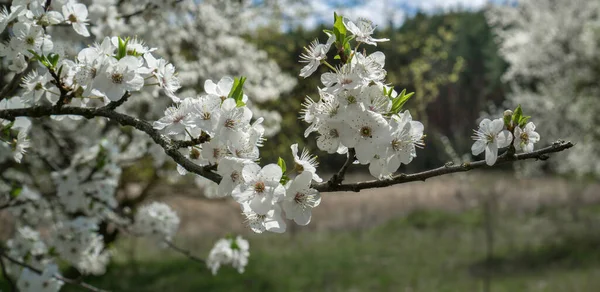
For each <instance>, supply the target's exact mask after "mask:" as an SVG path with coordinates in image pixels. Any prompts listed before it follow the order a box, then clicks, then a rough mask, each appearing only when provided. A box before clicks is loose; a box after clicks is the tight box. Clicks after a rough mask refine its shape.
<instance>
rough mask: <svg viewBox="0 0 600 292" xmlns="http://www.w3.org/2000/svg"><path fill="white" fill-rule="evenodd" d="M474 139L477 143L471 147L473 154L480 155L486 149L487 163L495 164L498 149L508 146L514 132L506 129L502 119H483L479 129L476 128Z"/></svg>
mask: <svg viewBox="0 0 600 292" xmlns="http://www.w3.org/2000/svg"><path fill="white" fill-rule="evenodd" d="M474 132H475V135H474V136H473V140H475V143H474V144H473V146H472V147H471V152H472V153H473V155H479V154H481V153H482V152H484V151H485V163H486V164H487V165H490V166H491V165H494V163H496V159H498V149H500V148H504V147H507V146H508V145H510V143H511V141H512V134H511V133H510V132H509V131H508V130H504V121H503V120H502V119H495V120H493V121H491V120H490V119H483V120H482V121H481V123H479V130H474Z"/></svg>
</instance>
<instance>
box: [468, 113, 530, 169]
mask: <svg viewBox="0 0 600 292" xmlns="http://www.w3.org/2000/svg"><path fill="white" fill-rule="evenodd" d="M529 118H530V117H524V116H523V115H522V110H521V107H520V106H519V107H517V110H515V112H514V113H513V112H512V111H511V110H507V111H505V112H504V118H499V119H495V120H490V119H483V120H482V121H481V122H480V123H479V129H478V130H474V132H475V135H474V136H473V140H475V143H474V144H473V146H472V147H471V152H472V153H473V155H479V154H481V153H483V152H484V151H485V163H486V164H487V165H490V166H492V165H494V164H495V163H496V160H497V159H498V150H499V149H500V148H505V147H508V146H511V144H512V147H514V150H515V151H516V150H522V151H523V152H525V153H529V152H531V151H533V144H535V143H537V142H538V141H539V140H540V135H539V134H538V133H537V132H535V125H534V124H533V123H532V122H528V120H529Z"/></svg>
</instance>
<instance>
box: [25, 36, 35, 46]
mask: <svg viewBox="0 0 600 292" xmlns="http://www.w3.org/2000/svg"><path fill="white" fill-rule="evenodd" d="M25 42H26V43H27V44H28V45H30V46H33V45H34V44H35V39H34V38H32V37H27V39H26V40H25Z"/></svg>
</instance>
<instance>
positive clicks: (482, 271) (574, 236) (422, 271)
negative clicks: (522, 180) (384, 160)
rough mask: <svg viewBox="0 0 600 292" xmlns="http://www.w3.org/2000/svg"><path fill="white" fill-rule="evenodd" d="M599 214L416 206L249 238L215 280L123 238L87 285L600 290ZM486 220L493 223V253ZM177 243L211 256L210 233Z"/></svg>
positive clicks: (115, 287)
mask: <svg viewBox="0 0 600 292" xmlns="http://www.w3.org/2000/svg"><path fill="white" fill-rule="evenodd" d="M598 210H599V209H598V208H597V207H595V206H591V207H584V208H583V209H581V210H580V212H578V214H577V216H573V214H572V213H571V212H567V211H566V210H565V209H564V208H552V209H549V208H545V209H540V210H538V211H537V212H534V213H529V214H518V213H515V214H499V215H498V214H497V215H494V216H492V219H493V221H487V219H486V218H489V216H484V214H483V212H482V211H481V209H476V210H473V211H469V212H466V213H461V214H453V213H446V212H440V211H416V212H412V213H411V214H409V215H408V216H405V217H402V218H398V219H395V220H391V221H389V222H387V223H385V224H382V225H379V226H376V227H373V228H369V229H367V230H355V231H335V232H333V231H327V232H325V231H321V232H308V231H300V232H297V233H294V234H291V233H288V234H284V235H277V234H265V235H249V236H248V237H247V238H248V239H249V241H250V245H251V257H250V263H249V264H248V266H247V270H246V272H245V273H244V274H241V275H240V274H238V273H237V272H236V271H234V270H233V269H231V268H229V267H226V268H222V269H221V270H220V271H219V274H218V275H217V276H212V274H210V272H209V271H208V270H207V269H206V268H205V267H204V266H202V265H200V264H198V263H196V262H192V261H190V260H188V259H187V258H185V257H183V256H181V255H179V254H176V253H174V252H172V251H170V250H162V249H159V248H155V247H150V246H148V245H147V244H145V245H142V243H141V242H139V243H136V242H137V241H136V242H134V241H130V240H124V241H122V242H120V243H119V245H118V247H119V248H118V253H117V254H116V255H115V259H116V260H115V261H114V262H113V264H112V265H111V266H110V267H109V271H108V272H107V274H106V275H104V276H102V277H95V278H94V277H89V278H86V281H89V282H90V283H92V284H94V285H96V286H98V287H101V288H104V289H108V290H111V291H311V290H312V291H495V292H500V291H600V228H598V227H599V226H600V224H598V222H600V212H599V211H598ZM489 222H492V223H491V224H489ZM485 226H494V228H493V229H494V232H493V237H494V240H493V242H494V248H493V250H494V251H493V254H492V256H491V257H488V256H487V250H488V248H487V245H486V238H489V237H486V232H485V230H486V229H485ZM594 227H595V228H594ZM596 229H598V230H596ZM178 240H179V242H178V244H180V245H182V246H185V247H186V248H188V249H190V250H192V251H198V253H197V254H198V255H205V254H206V253H207V252H208V250H209V248H210V244H211V242H213V240H214V238H202V239H197V240H191V239H188V240H187V241H186V240H184V239H182V238H179V239H178ZM134 244H135V245H134ZM132 250H135V251H134V252H132ZM132 254H135V255H132ZM132 258H135V259H134V260H132ZM7 288H8V287H7V286H6V283H4V286H2V290H3V291H7V290H8V289H7ZM66 291H80V290H79V289H78V288H73V287H68V288H67V289H66Z"/></svg>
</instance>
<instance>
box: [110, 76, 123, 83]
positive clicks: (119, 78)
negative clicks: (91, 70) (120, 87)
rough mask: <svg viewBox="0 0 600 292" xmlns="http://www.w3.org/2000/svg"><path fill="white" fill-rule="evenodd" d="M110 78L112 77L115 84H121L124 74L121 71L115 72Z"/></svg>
mask: <svg viewBox="0 0 600 292" xmlns="http://www.w3.org/2000/svg"><path fill="white" fill-rule="evenodd" d="M110 79H112V82H113V83H115V84H121V83H123V74H121V73H113V74H112V75H111V76H110Z"/></svg>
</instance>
